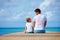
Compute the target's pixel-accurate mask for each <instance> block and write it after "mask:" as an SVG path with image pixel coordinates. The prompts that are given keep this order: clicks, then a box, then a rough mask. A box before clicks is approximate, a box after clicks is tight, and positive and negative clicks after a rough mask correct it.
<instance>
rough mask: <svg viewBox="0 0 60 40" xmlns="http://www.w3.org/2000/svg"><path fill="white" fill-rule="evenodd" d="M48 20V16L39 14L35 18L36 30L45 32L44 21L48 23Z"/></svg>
mask: <svg viewBox="0 0 60 40" xmlns="http://www.w3.org/2000/svg"><path fill="white" fill-rule="evenodd" d="M46 20H47V18H46V16H44V15H42V14H38V15H36V16H35V17H34V18H33V22H34V21H35V22H36V24H35V27H34V30H44V29H45V28H44V21H46Z"/></svg>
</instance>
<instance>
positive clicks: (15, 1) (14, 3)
mask: <svg viewBox="0 0 60 40" xmlns="http://www.w3.org/2000/svg"><path fill="white" fill-rule="evenodd" d="M18 1H19V0H10V2H5V3H4V6H6V7H11V6H17V5H18Z"/></svg>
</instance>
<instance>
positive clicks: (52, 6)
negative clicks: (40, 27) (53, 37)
mask: <svg viewBox="0 0 60 40" xmlns="http://www.w3.org/2000/svg"><path fill="white" fill-rule="evenodd" d="M36 8H40V9H41V10H42V14H44V15H46V16H47V26H46V27H60V0H0V28H1V27H4V28H5V27H24V26H25V22H26V21H25V19H26V17H31V18H33V17H34V16H35V13H34V9H36Z"/></svg>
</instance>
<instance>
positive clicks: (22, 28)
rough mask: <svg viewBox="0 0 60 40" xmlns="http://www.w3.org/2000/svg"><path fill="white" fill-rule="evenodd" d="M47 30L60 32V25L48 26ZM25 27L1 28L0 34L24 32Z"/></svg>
mask: <svg viewBox="0 0 60 40" xmlns="http://www.w3.org/2000/svg"><path fill="white" fill-rule="evenodd" d="M45 30H46V31H49V32H60V27H46V28H45ZM23 31H24V27H21V28H0V36H2V35H5V34H10V33H15V32H23Z"/></svg>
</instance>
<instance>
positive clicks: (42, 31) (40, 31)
mask: <svg viewBox="0 0 60 40" xmlns="http://www.w3.org/2000/svg"><path fill="white" fill-rule="evenodd" d="M34 33H45V30H34Z"/></svg>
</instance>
